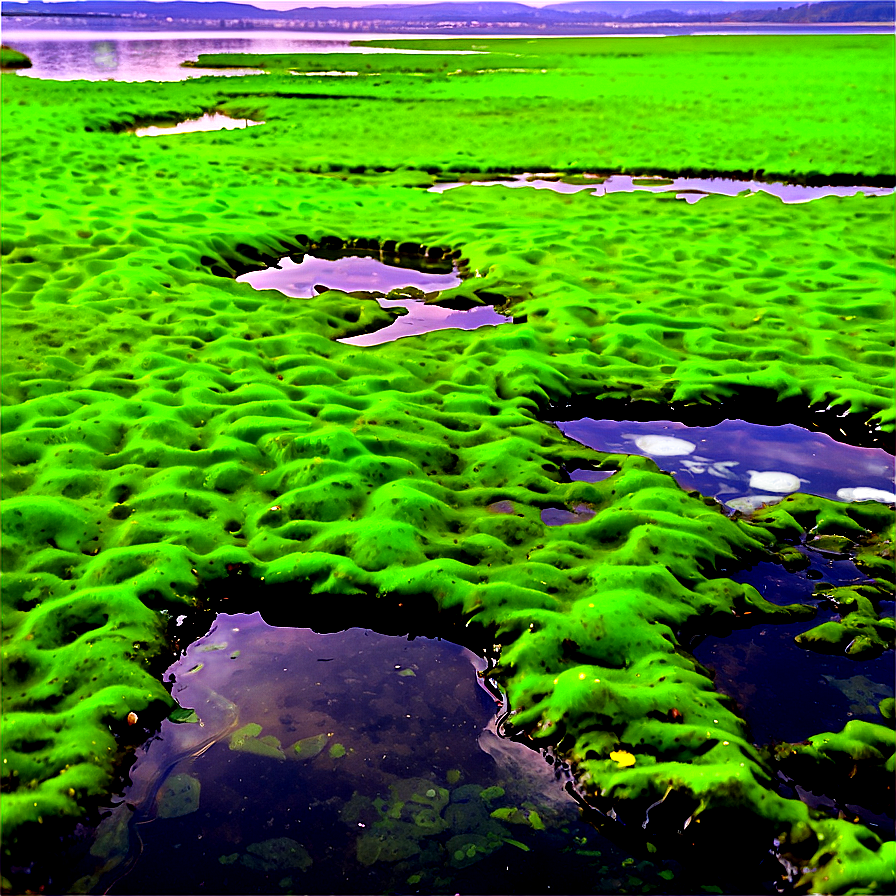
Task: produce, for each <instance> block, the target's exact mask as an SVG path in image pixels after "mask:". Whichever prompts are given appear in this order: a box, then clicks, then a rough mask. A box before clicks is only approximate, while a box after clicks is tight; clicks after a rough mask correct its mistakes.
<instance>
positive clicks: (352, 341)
mask: <svg viewBox="0 0 896 896" xmlns="http://www.w3.org/2000/svg"><path fill="white" fill-rule="evenodd" d="M237 281H238V282H240V283H248V284H249V285H250V286H253V287H255V289H277V290H279V291H280V292H282V293H284V294H285V295H288V296H294V297H296V298H310V297H311V296H313V295H315V294H316V290H315V287H316V286H318V285H320V286H325V287H327V288H328V289H341V290H342V291H343V292H353V291H360V290H364V291H366V292H376V293H382V294H383V295H382V296H381V297H377V302H379V304H380V306H381V307H382V308H399V307H400V308H405V309H407V312H408V313H407V314H405V315H402V316H401V317H399V318H398V319H397V320H396V321H394V322H393V323H392V324H391V325H390V326H388V327H384V328H383V329H381V330H376V331H375V332H373V333H364V334H362V335H360V336H350V337H348V338H346V339H340V340H339V341H340V342H345V343H347V344H349V345H380V344H381V343H383V342H392V341H393V340H395V339H401V338H402V337H405V336H416V335H420V334H421V333H429V332H431V331H433V330H447V329H459V330H475V329H478V328H479V327H485V326H495V325H497V324H503V323H508V322H509V321H510V318H509V317H504V316H502V315H500V314H498V313H497V312H496V311H495V310H494V309H493V308H492V307H491V306H488V305H485V306H482V307H478V308H471V309H469V310H468V311H457V310H455V309H453V308H443V307H441V306H439V305H427V304H425V303H424V302H423V301H422V299H421V298H407V297H398V298H386V297H385V296H386V294H387V293H389V292H391V291H392V290H395V289H407V288H408V287H413V288H414V289H418V290H420V291H421V292H423V293H434V292H440V291H442V290H445V289H451V288H452V287H454V286H457V285H458V284H459V283H460V282H461V280H460V277H458V275H457V273H456V272H451V273H448V274H436V273H431V272H427V271H417V270H414V269H413V268H403V267H396V266H394V265H389V264H385V263H384V262H382V261H378V260H377V259H375V258H358V257H351V258H339V259H337V260H335V261H329V260H327V259H324V258H314V257H313V256H311V255H306V256H305V257H304V259H303V260H302V262H301V263H299V264H296V262H294V261H292V260H290V259H289V258H284V259H283V260H282V261H281V262H280V266H279V268H265V269H264V270H262V271H252V272H251V273H249V274H244V275H243V276H241V277H237Z"/></svg>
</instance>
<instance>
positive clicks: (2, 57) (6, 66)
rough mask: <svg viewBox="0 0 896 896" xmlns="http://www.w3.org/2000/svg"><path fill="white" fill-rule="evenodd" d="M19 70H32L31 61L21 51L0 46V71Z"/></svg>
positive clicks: (4, 45)
mask: <svg viewBox="0 0 896 896" xmlns="http://www.w3.org/2000/svg"><path fill="white" fill-rule="evenodd" d="M19 68H31V60H30V59H29V58H28V57H27V56H26V55H25V54H24V53H21V52H19V50H14V49H13V48H12V47H7V46H6V44H3V46H0V71H4V72H5V71H15V70H16V69H19Z"/></svg>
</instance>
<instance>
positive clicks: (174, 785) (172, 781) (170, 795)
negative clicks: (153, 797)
mask: <svg viewBox="0 0 896 896" xmlns="http://www.w3.org/2000/svg"><path fill="white" fill-rule="evenodd" d="M199 791H200V783H199V779H198V778H194V777H193V776H192V775H186V774H182V775H172V776H171V777H170V778H168V780H166V781H165V783H164V784H163V785H162V789H161V790H160V791H159V805H158V811H157V814H158V817H159V818H180V817H181V816H182V815H190V814H191V813H193V812H196V811H197V810H198V809H199Z"/></svg>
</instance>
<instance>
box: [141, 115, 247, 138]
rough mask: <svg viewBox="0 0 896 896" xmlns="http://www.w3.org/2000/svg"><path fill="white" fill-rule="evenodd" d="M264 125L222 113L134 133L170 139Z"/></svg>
mask: <svg viewBox="0 0 896 896" xmlns="http://www.w3.org/2000/svg"><path fill="white" fill-rule="evenodd" d="M259 124H264V122H263V121H252V120H251V119H248V118H231V117H230V116H229V115H223V114H222V113H220V112H216V113H214V114H211V113H210V114H207V115H203V116H202V117H201V118H191V119H189V120H188V121H181V122H179V123H178V124H171V125H158V126H156V125H151V126H148V127H145V128H135V129H134V131H133V133H134V134H136V135H137V136H138V137H169V136H171V135H172V134H193V133H197V132H199V131H232V130H235V129H237V128H250V127H254V126H255V125H259Z"/></svg>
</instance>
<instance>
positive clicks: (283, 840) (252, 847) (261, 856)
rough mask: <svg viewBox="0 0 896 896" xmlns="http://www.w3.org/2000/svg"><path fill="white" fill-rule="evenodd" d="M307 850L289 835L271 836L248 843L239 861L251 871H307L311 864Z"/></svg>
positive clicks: (311, 860)
mask: <svg viewBox="0 0 896 896" xmlns="http://www.w3.org/2000/svg"><path fill="white" fill-rule="evenodd" d="M313 861H314V860H313V859H312V858H311V856H310V855H309V854H308V850H307V849H305V847H304V846H302V844H301V843H299V842H298V841H296V840H292V839H291V838H289V837H273V838H272V839H270V840H262V841H261V842H260V843H250V844H249V845H248V846H247V847H246V854H245V855H243V856H241V857H240V862H241V863H242V864H243V865H245V866H246V867H247V868H249V869H250V870H252V871H261V872H264V873H270V872H274V871H307V870H308V869H309V868H310V867H311V865H312V864H313Z"/></svg>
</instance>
